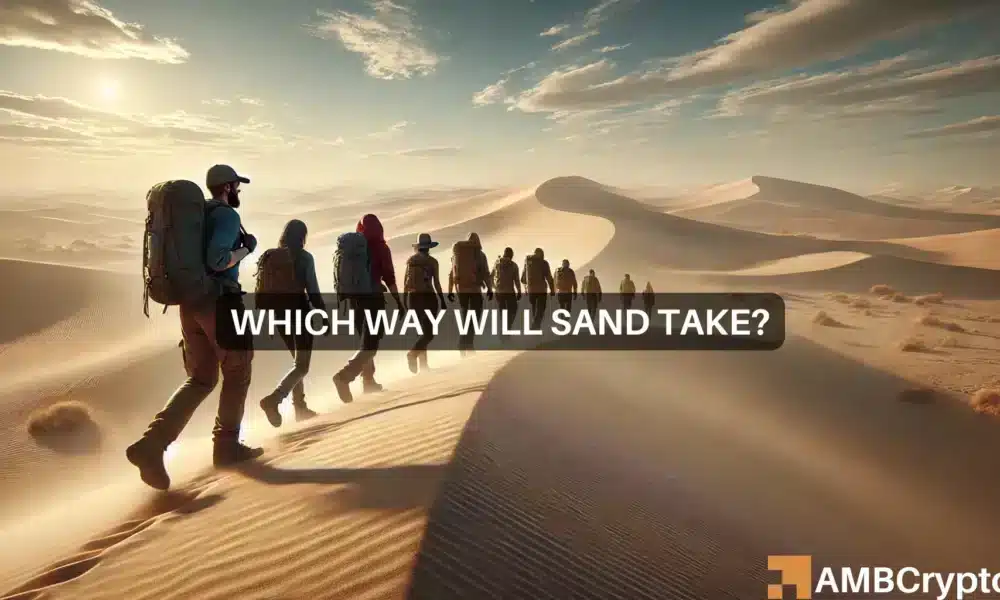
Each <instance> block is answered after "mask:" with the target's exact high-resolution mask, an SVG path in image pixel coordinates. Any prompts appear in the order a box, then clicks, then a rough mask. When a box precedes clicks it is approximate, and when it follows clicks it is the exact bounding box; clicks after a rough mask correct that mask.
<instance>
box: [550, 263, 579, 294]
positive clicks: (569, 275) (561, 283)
mask: <svg viewBox="0 0 1000 600" xmlns="http://www.w3.org/2000/svg"><path fill="white" fill-rule="evenodd" d="M575 275H576V274H575V273H573V269H567V268H564V267H559V268H558V269H556V272H555V277H554V279H555V284H556V290H557V291H560V292H572V291H573V281H574V279H575V277H574V276H575Z"/></svg>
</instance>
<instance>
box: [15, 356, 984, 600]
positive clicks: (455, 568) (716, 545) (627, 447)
mask: <svg viewBox="0 0 1000 600" xmlns="http://www.w3.org/2000/svg"><path fill="white" fill-rule="evenodd" d="M675 356H676V358H675V359H674V360H669V361H664V360H663V358H662V357H660V356H656V355H653V354H643V355H639V356H636V355H631V354H630V355H625V354H617V355H612V356H608V357H600V358H599V359H598V360H599V362H598V361H597V360H594V359H596V358H597V357H585V358H580V357H579V356H575V355H574V354H573V353H570V354H564V353H558V352H536V353H534V354H523V355H521V356H519V357H517V358H515V359H513V361H511V362H509V363H507V364H506V366H503V363H504V362H505V359H501V358H500V357H497V356H494V357H483V358H477V359H472V360H470V361H467V362H466V363H464V364H463V365H462V368H461V370H460V371H458V370H456V371H454V372H449V373H448V377H442V378H441V379H438V380H437V381H434V382H430V381H428V382H423V381H419V378H418V381H416V382H415V385H416V389H415V390H413V392H411V394H410V395H409V396H408V397H406V398H399V399H398V400H395V401H389V402H386V403H385V404H382V405H378V406H372V407H370V408H368V409H367V410H359V409H356V408H354V407H352V409H351V410H352V413H351V415H350V416H348V415H347V414H346V413H344V414H343V415H342V418H338V419H327V420H326V421H325V422H322V423H317V424H316V425H313V426H310V427H308V428H304V429H302V430H300V431H296V432H294V433H290V434H288V435H286V436H284V438H283V439H282V440H281V443H280V444H279V445H277V446H276V447H273V448H272V449H271V450H270V454H269V455H268V459H267V460H266V461H263V462H262V463H261V464H259V465H251V466H248V467H246V468H244V469H241V470H240V472H239V473H235V474H232V475H209V476H206V477H203V478H200V479H199V480H197V481H195V482H193V483H192V484H191V486H190V487H189V488H188V489H186V490H184V491H183V492H177V493H175V495H174V496H173V500H172V501H171V502H169V503H164V504H163V505H161V506H160V507H156V506H151V507H150V509H149V510H147V511H146V513H145V514H144V515H143V517H142V518H136V519H132V520H126V521H123V522H122V524H121V525H120V526H119V527H117V528H116V529H115V530H114V531H115V532H117V533H115V534H113V535H108V536H104V537H99V538H95V539H94V541H93V542H91V543H89V544H87V545H85V546H84V549H85V550H84V551H82V552H81V553H78V554H77V555H76V556H74V561H75V562H74V566H73V567H72V568H69V567H62V568H58V566H57V565H58V564H59V563H56V564H55V565H53V567H56V568H53V569H50V570H49V571H47V572H46V574H44V575H40V576H39V577H36V578H35V579H33V580H30V581H27V582H25V583H23V584H22V585H21V587H20V588H18V589H19V590H25V591H29V590H32V589H40V588H44V587H46V586H53V585H56V586H57V587H49V588H48V589H47V591H48V593H49V594H50V597H52V598H119V597H129V598H136V599H142V598H163V599H168V598H186V597H191V596H192V595H197V596H198V597H205V598H208V597H227V596H232V595H234V594H238V595H247V594H250V596H251V597H258V596H259V597H261V598H264V597H282V598H286V597H294V598H298V597H301V598H306V597H309V598H402V597H408V598H452V597H454V598H459V597H471V596H472V595H476V594H481V595H484V596H504V595H513V596H516V597H578V598H595V599H596V598H607V597H610V596H614V595H615V594H620V593H625V594H627V595H628V597H630V598H660V597H663V594H664V592H665V591H667V592H668V593H669V594H670V595H671V596H676V597H687V596H689V595H690V596H691V597H716V596H721V595H726V594H728V595H732V596H734V597H740V598H742V597H748V598H749V597H755V596H754V594H757V593H759V590H760V589H762V588H763V587H764V585H765V583H766V574H765V572H764V563H763V561H762V559H761V557H762V556H764V555H766V554H769V553H775V552H780V553H802V552H807V553H810V554H813V556H814V560H816V561H823V562H825V561H831V562H832V561H838V560H848V561H849V562H851V563H853V562H862V563H868V562H876V563H878V564H882V565H898V566H902V565H912V566H917V567H918V568H921V569H924V570H933V569H940V570H947V569H956V568H957V569H961V568H963V567H962V565H964V564H965V562H963V560H964V559H965V558H966V557H968V556H970V555H972V556H975V557H976V561H977V562H976V564H984V565H996V564H997V561H998V560H1000V543H998V542H997V540H996V539H995V536H994V535H993V534H992V532H993V531H994V530H995V528H996V527H997V526H1000V521H998V518H997V516H996V511H995V510H994V507H995V503H996V501H998V500H1000V487H998V486H997V485H994V484H991V483H989V482H991V481H993V478H992V477H990V473H991V472H992V459H991V458H990V457H991V456H993V455H995V453H996V452H997V451H998V450H1000V447H998V445H997V444H998V442H997V437H996V436H995V435H994V433H995V431H994V430H995V426H994V425H992V424H991V423H987V422H985V421H984V420H982V419H978V418H976V417H975V415H972V414H971V413H967V412H964V411H958V410H952V409H950V408H949V407H948V406H946V405H938V406H935V405H931V406H914V405H910V404H904V403H900V402H898V401H897V399H896V398H897V396H898V394H899V393H900V392H901V391H904V390H905V389H907V387H908V385H909V384H908V382H906V381H905V380H902V379H897V378H894V377H891V376H887V375H884V374H881V373H878V372H874V371H871V370H868V369H867V368H865V367H864V366H863V365H860V364H857V363H854V362H852V361H850V360H847V359H844V358H842V357H838V356H837V355H835V354H833V353H832V352H830V351H827V350H824V349H822V348H819V347H817V346H814V345H811V344H809V343H807V342H804V341H801V340H799V341H793V342H791V343H790V344H788V345H787V346H786V347H785V348H784V349H782V350H780V351H779V352H778V353H776V354H763V353H761V354H755V353H749V354H741V355H735V354H725V353H717V354H710V355H707V356H705V355H694V354H684V355H675ZM581 360H583V361H584V362H585V363H587V364H588V365H589V364H593V366H594V368H591V369H580V361H581ZM598 365H599V368H598ZM497 367H501V368H500V370H499V371H498V372H496V371H495V370H496V369H497ZM720 372H726V373H728V374H730V376H729V377H725V378H722V377H718V376H717V374H718V373H720ZM831 374H833V375H832V376H834V377H835V378H836V380H837V381H841V382H845V384H846V382H850V393H844V391H845V390H844V389H843V388H841V389H834V388H831V387H830V386H828V385H824V383H823V382H825V381H828V378H829V377H831ZM626 381H627V382H629V383H628V385H624V386H623V385H622V384H621V383H620V382H626ZM564 398H577V399H578V400H577V401H576V402H574V403H573V407H572V410H567V406H566V405H565V403H564V402H563V401H562V399H564ZM693 398H697V400H698V401H692V399H693ZM355 411H356V412H355ZM581 432H587V435H580V433H581ZM373 448H378V450H377V451H373ZM638 457H647V458H648V460H641V459H639V458H638ZM955 465H962V468H961V469H956V468H955ZM762 482H766V484H762ZM157 509H158V510H157ZM201 548H204V550H199V549H201ZM182 573H183V577H182V578H179V576H180V574H182ZM63 582H65V583H63ZM60 584H61V585H60ZM250 590H255V591H256V593H257V594H258V595H254V593H252V592H250Z"/></svg>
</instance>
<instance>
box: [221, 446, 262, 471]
mask: <svg viewBox="0 0 1000 600" xmlns="http://www.w3.org/2000/svg"><path fill="white" fill-rule="evenodd" d="M263 454H264V449H263V448H251V447H250V446H245V445H243V444H241V443H239V442H216V443H215V448H214V449H213V450H212V462H213V463H215V466H216V467H230V466H233V465H236V464H239V463H242V462H246V461H248V460H254V459H256V458H260V457H261V456H262V455H263Z"/></svg>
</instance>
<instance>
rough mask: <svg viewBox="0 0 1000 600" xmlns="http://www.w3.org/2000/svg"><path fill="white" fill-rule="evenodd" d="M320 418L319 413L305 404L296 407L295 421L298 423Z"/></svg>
mask: <svg viewBox="0 0 1000 600" xmlns="http://www.w3.org/2000/svg"><path fill="white" fill-rule="evenodd" d="M316 416H319V413H317V412H316V411H314V410H313V409H311V408H309V407H308V406H306V405H305V404H296V405H295V420H296V421H308V420H309V419H311V418H313V417H316Z"/></svg>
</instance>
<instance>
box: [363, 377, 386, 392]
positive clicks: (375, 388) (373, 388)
mask: <svg viewBox="0 0 1000 600" xmlns="http://www.w3.org/2000/svg"><path fill="white" fill-rule="evenodd" d="M361 389H362V391H363V393H365V394H377V393H379V392H381V391H382V390H384V389H385V388H384V387H382V384H381V383H379V382H377V381H375V380H374V379H372V380H371V381H365V382H363V386H362V388H361Z"/></svg>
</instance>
